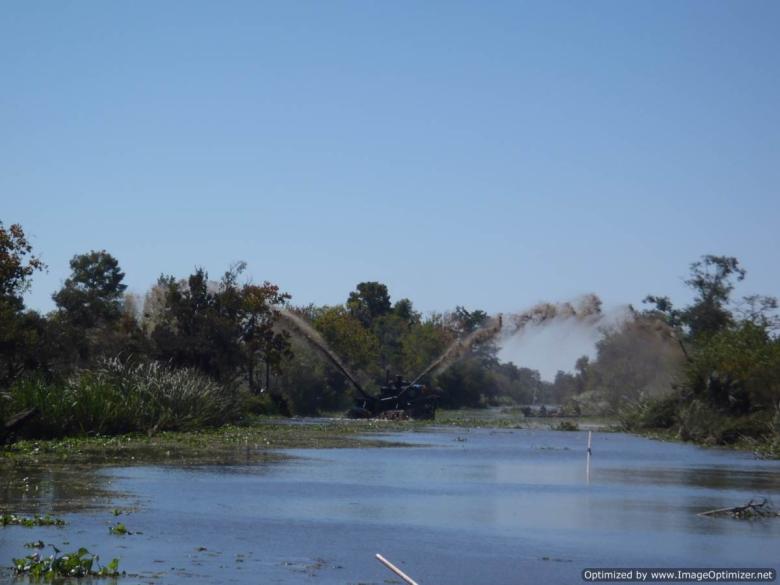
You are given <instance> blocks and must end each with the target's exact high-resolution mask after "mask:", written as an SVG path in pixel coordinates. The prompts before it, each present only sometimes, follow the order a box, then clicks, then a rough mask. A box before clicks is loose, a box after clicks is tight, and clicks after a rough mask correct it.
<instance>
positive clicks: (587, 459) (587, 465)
mask: <svg viewBox="0 0 780 585" xmlns="http://www.w3.org/2000/svg"><path fill="white" fill-rule="evenodd" d="M592 439H593V431H588V451H587V455H586V456H585V478H586V480H587V482H588V483H590V456H591V454H592V452H591V449H590V445H591V440H592Z"/></svg>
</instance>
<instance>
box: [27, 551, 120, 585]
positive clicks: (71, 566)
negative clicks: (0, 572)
mask: <svg viewBox="0 0 780 585" xmlns="http://www.w3.org/2000/svg"><path fill="white" fill-rule="evenodd" d="M13 563H14V570H15V571H16V574H17V575H28V576H29V577H30V578H31V579H34V580H38V579H45V580H46V581H51V580H53V579H55V578H57V577H66V578H67V577H76V578H80V577H118V576H119V559H112V560H111V562H110V563H108V564H107V565H105V566H103V567H101V566H100V559H99V557H98V556H96V555H93V554H92V553H90V552H89V551H88V550H87V549H85V548H80V549H79V550H78V551H76V552H73V553H69V554H65V555H62V556H57V555H56V554H53V555H51V556H48V557H44V556H42V555H40V554H38V553H33V554H31V555H29V556H26V557H24V558H21V559H14V560H13Z"/></svg>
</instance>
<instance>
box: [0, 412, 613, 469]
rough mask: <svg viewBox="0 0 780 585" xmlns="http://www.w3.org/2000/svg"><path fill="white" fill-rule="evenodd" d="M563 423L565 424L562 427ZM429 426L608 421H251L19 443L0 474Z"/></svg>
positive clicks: (201, 459) (286, 445)
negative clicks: (27, 466) (9, 468)
mask: <svg viewBox="0 0 780 585" xmlns="http://www.w3.org/2000/svg"><path fill="white" fill-rule="evenodd" d="M564 423H565V424H564ZM431 426H447V427H464V428H496V429H520V428H532V429H551V430H594V431H595V430H598V431H602V432H603V431H613V430H616V429H617V427H616V425H615V421H614V420H611V419H608V418H602V417H600V418H595V417H593V418H591V417H579V418H566V419H557V418H525V417H524V416H523V415H522V414H520V413H516V412H513V411H506V410H499V409H489V410H486V409H464V410H441V411H439V412H438V413H437V415H436V419H435V420H424V421H411V420H408V421H390V420H353V419H345V418H339V417H333V418H327V417H326V418H292V419H288V418H280V417H253V418H252V419H250V420H248V421H246V422H245V423H244V424H241V425H225V426H222V427H219V428H211V429H203V430H198V431H166V432H161V433H157V434H154V435H145V434H138V433H135V434H126V435H116V436H91V437H69V438H63V439H43V440H24V441H19V442H16V443H12V444H10V445H6V446H4V447H2V448H1V449H0V466H3V465H9V464H22V463H35V464H46V463H52V464H53V463H63V464H73V465H77V464H87V465H90V464H94V465H136V464H146V463H150V464H165V463H171V464H188V465H194V464H209V463H230V462H246V461H264V460H271V459H278V458H280V457H283V455H281V454H279V453H278V451H279V450H285V449H332V448H354V447H382V446H388V445H394V443H392V442H387V441H385V440H379V439H371V438H370V437H371V435H372V434H378V433H392V432H405V431H409V432H415V431H420V430H423V429H425V428H428V427H431Z"/></svg>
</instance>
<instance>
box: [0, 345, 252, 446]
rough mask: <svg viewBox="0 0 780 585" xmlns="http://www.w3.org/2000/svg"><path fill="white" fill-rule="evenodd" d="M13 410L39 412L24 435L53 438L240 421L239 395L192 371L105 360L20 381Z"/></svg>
mask: <svg viewBox="0 0 780 585" xmlns="http://www.w3.org/2000/svg"><path fill="white" fill-rule="evenodd" d="M9 395H10V400H11V401H12V403H13V408H14V409H17V410H24V409H28V408H35V409H37V413H38V414H37V415H36V419H35V421H34V422H33V423H31V424H30V425H27V427H26V428H25V431H24V436H28V437H41V438H44V437H45V438H53V437H62V436H83V435H117V434H123V433H132V432H140V433H147V434H155V433H157V432H160V431H188V430H194V429H199V428H205V427H212V426H219V425H222V424H225V423H228V422H232V421H235V420H237V419H238V417H239V415H240V410H241V409H240V400H239V396H238V392H237V391H236V390H235V389H233V388H230V387H226V386H222V385H220V384H217V383H216V382H214V381H213V380H211V379H210V378H208V377H206V376H204V375H202V374H200V373H199V372H197V371H195V370H192V369H173V368H170V367H168V366H166V365H163V364H160V363H156V362H151V363H138V364H134V363H132V362H130V361H123V360H120V359H116V358H115V359H108V360H104V361H103V362H101V363H100V365H99V367H98V368H96V369H94V370H86V371H82V372H79V373H78V374H75V375H73V376H71V377H69V378H67V379H65V380H61V381H47V380H44V379H43V378H40V377H39V378H28V379H25V380H21V381H19V382H17V384H16V385H14V387H13V388H11V391H10V393H9Z"/></svg>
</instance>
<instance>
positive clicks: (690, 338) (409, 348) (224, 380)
mask: <svg viewBox="0 0 780 585" xmlns="http://www.w3.org/2000/svg"><path fill="white" fill-rule="evenodd" d="M43 268H44V265H43V263H42V262H41V260H40V259H39V258H38V257H37V256H36V255H35V254H34V253H33V250H32V247H31V245H30V243H29V241H28V240H27V238H26V237H25V234H24V230H23V229H22V227H21V226H19V225H16V224H14V225H12V226H10V227H8V228H6V227H4V225H3V224H2V223H1V222H0V421H8V420H14V417H15V416H19V415H20V414H21V415H24V416H26V417H32V418H31V420H32V421H33V422H32V423H30V424H27V425H25V426H24V430H22V431H16V432H17V433H19V434H22V435H25V434H26V435H34V436H63V435H73V434H76V435H85V434H114V433H124V432H130V431H136V432H145V433H149V434H153V433H155V432H158V431H163V430H182V429H188V430H192V429H197V428H201V427H204V426H216V425H222V424H224V423H227V422H232V421H236V420H238V419H240V418H241V417H243V416H245V415H246V414H247V413H250V412H253V413H272V414H273V413H276V414H286V415H303V414H318V413H322V412H327V411H343V410H345V409H346V408H348V407H349V405H350V402H351V398H352V396H353V389H352V387H351V385H350V383H349V381H348V380H347V378H346V377H345V376H344V375H343V374H342V373H341V372H340V371H338V369H336V368H334V367H333V366H332V365H331V364H330V363H329V362H328V361H327V360H325V359H323V356H322V354H321V353H320V352H319V351H318V350H317V349H316V348H315V347H314V346H313V345H312V344H311V343H310V342H309V341H307V340H306V339H304V338H303V337H302V336H301V335H299V334H296V332H295V328H293V327H289V326H288V325H289V323H288V322H286V321H285V319H286V317H284V315H289V314H291V313H292V314H294V315H296V316H297V318H300V319H302V320H303V322H305V323H307V324H308V325H310V326H311V327H312V328H313V330H315V331H316V334H317V335H318V336H319V337H321V338H322V340H323V342H324V343H325V344H326V345H327V346H328V347H329V348H330V350H332V352H333V353H334V354H335V355H337V356H338V358H339V360H340V361H342V362H343V364H344V366H345V367H346V368H347V369H348V370H350V371H351V372H352V373H353V374H354V375H355V377H356V378H357V379H358V380H359V381H360V383H361V385H363V386H364V387H365V388H367V389H368V390H373V391H376V388H377V386H378V385H380V384H382V383H383V381H384V380H385V378H386V376H387V375H388V374H392V375H395V374H401V375H403V376H404V377H406V378H407V379H413V378H415V377H416V376H418V375H419V374H421V373H423V372H425V371H426V367H427V366H429V365H430V364H431V363H432V362H434V360H436V359H437V358H438V357H439V356H441V355H443V353H444V352H445V351H446V350H447V348H450V347H452V346H453V344H454V343H456V342H457V341H458V340H463V339H467V338H468V337H469V336H470V335H472V334H474V332H475V331H478V330H479V331H482V329H481V328H483V327H485V325H486V323H487V322H488V321H489V316H488V315H487V314H486V313H485V312H484V311H481V310H468V309H466V308H464V307H456V308H455V309H454V310H453V311H451V312H447V313H434V314H428V315H422V314H421V313H420V312H419V311H417V310H415V307H414V304H413V302H412V301H411V300H410V299H406V298H403V299H399V300H397V301H395V302H393V299H392V297H391V295H390V291H389V290H388V288H387V286H386V285H384V284H382V283H379V282H361V283H359V284H357V286H356V288H355V290H353V291H352V292H349V293H348V294H346V295H345V297H346V298H345V302H344V304H341V305H335V306H315V305H309V306H305V307H296V306H294V305H291V304H290V301H291V297H290V295H289V294H287V293H285V292H283V291H282V290H281V289H280V288H279V287H278V286H276V285H274V284H271V283H269V282H264V283H263V284H254V283H252V282H241V279H242V274H243V272H244V269H245V265H244V264H243V263H239V264H236V265H234V266H232V267H230V268H229V269H228V270H227V271H226V272H225V273H224V274H223V275H222V277H221V278H220V279H219V280H216V281H215V280H211V279H209V275H208V274H207V273H206V271H205V270H203V269H202V268H196V269H195V270H194V271H193V273H192V274H191V275H189V276H188V277H187V278H177V277H175V276H172V275H162V276H160V278H159V280H158V282H157V284H156V285H155V286H154V287H153V288H152V289H151V290H150V291H149V292H148V293H147V294H146V295H145V297H144V298H143V299H141V298H138V297H136V296H134V295H130V294H127V291H126V285H125V284H124V276H125V275H124V272H123V271H122V269H121V267H120V264H119V261H118V260H117V259H116V258H114V257H113V256H112V255H111V254H110V253H108V252H107V251H105V250H100V251H90V252H87V253H85V254H80V255H77V256H75V257H74V258H73V259H72V260H71V261H70V268H71V274H70V276H69V277H68V278H67V279H66V280H65V281H64V283H63V285H62V287H61V288H60V290H58V291H56V292H55V293H54V294H53V295H52V297H53V299H54V301H55V304H56V309H55V310H54V311H52V312H51V313H49V314H47V315H41V314H39V313H38V312H36V311H32V310H29V309H27V308H25V306H24V302H23V295H24V293H25V292H26V291H28V290H29V288H30V284H31V278H32V277H33V275H34V273H35V272H36V271H38V270H41V269H43ZM745 276H746V272H745V270H744V268H743V267H742V266H741V265H740V263H739V262H738V261H737V259H736V258H731V257H723V256H704V257H703V258H702V259H701V260H700V261H698V262H695V263H693V264H692V265H691V274H690V278H689V279H688V280H687V281H686V283H687V284H688V285H689V286H690V287H691V289H692V290H693V292H694V299H693V302H692V303H691V304H690V305H689V306H686V307H682V308H677V307H675V306H674V304H673V303H672V301H671V300H670V299H669V298H668V297H664V296H649V297H647V299H646V302H648V303H650V305H651V308H650V309H649V310H645V311H637V310H633V309H631V311H630V313H629V314H627V315H626V316H625V318H624V319H622V320H621V321H620V322H618V323H614V324H612V325H611V326H609V327H607V328H605V329H604V330H603V331H602V333H601V338H600V340H599V341H598V343H597V346H596V354H595V356H594V357H593V358H588V357H585V356H583V357H582V358H580V359H579V360H577V362H576V363H575V364H572V366H573V369H572V371H570V372H563V371H560V372H558V374H557V375H556V376H555V379H554V380H553V381H550V382H547V381H543V380H542V379H541V377H540V375H539V372H538V371H536V370H533V369H529V368H524V367H520V366H519V365H516V364H513V363H502V362H501V361H500V360H499V359H498V353H499V348H498V345H497V344H496V343H495V340H489V339H482V340H480V341H479V342H477V343H475V344H474V345H473V346H471V347H470V349H469V350H468V351H467V352H466V353H465V355H461V356H459V357H460V359H458V360H457V361H453V363H452V364H448V365H449V366H450V367H448V368H440V369H438V368H437V369H434V370H433V371H431V372H430V374H427V375H426V376H425V380H424V381H425V382H426V383H428V384H430V385H433V386H435V387H439V388H441V389H442V390H443V391H444V392H443V397H442V401H441V402H442V406H445V407H450V408H459V407H464V406H469V407H481V406H489V405H513V404H517V405H529V404H535V405H538V408H540V407H541V405H547V406H546V407H545V408H546V409H547V408H548V407H549V405H561V406H560V407H558V408H557V409H556V411H557V412H558V413H562V414H612V415H618V416H620V417H621V419H622V420H623V422H624V424H625V426H626V427H627V428H631V429H647V428H653V429H667V430H669V431H673V432H675V433H677V434H678V435H679V436H680V437H682V438H685V439H692V440H696V441H702V442H712V443H729V442H735V441H743V440H753V441H758V442H760V443H761V444H763V445H770V447H771V446H772V445H776V446H780V440H778V436H779V435H780V340H778V336H777V331H778V326H779V325H780V323H778V317H777V314H776V309H777V301H776V300H775V299H774V298H772V297H764V296H758V295H753V296H749V297H745V299H744V300H743V301H742V302H741V303H736V304H735V303H734V302H733V299H732V295H733V291H734V288H735V285H736V284H737V283H738V282H740V281H742V280H743V279H744V278H745ZM545 307H546V308H545V310H544V311H543V313H544V314H543V315H542V314H541V313H540V312H539V310H536V311H534V310H532V311H531V312H530V313H527V314H521V315H520V316H516V317H517V318H516V319H515V321H516V322H518V323H523V324H524V323H526V322H528V321H529V320H531V321H532V320H533V319H537V320H538V319H540V318H541V317H544V318H548V317H550V315H552V314H553V313H554V312H555V311H554V309H555V307H554V306H552V305H545ZM594 307H595V308H594V310H593V311H595V312H596V313H597V312H598V311H600V302H599V304H598V305H594ZM550 309H552V310H553V313H550ZM593 311H590V312H588V313H587V315H588V316H591V315H592V314H593ZM572 314H573V313H572V312H571V311H568V312H564V317H563V318H569V317H570V316H571V315H572ZM298 333H300V332H298ZM547 412H549V410H547ZM3 433H4V429H3V428H2V427H0V442H2V441H3V440H4V439H6V438H7V437H6V436H4V434H3Z"/></svg>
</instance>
